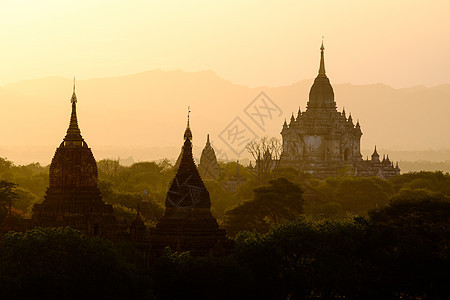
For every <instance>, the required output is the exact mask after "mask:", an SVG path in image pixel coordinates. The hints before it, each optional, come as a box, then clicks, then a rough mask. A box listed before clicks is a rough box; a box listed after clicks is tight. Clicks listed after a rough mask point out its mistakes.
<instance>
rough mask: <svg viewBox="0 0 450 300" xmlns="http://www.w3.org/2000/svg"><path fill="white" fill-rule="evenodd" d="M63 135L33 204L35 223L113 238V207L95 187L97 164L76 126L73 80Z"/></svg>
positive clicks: (116, 229) (114, 229)
mask: <svg viewBox="0 0 450 300" xmlns="http://www.w3.org/2000/svg"><path fill="white" fill-rule="evenodd" d="M71 103H72V113H71V116H70V122H69V128H68V129H67V133H66V136H65V137H64V139H63V141H62V142H61V144H60V145H59V147H58V148H57V149H56V152H55V155H54V157H53V159H52V162H51V165H50V174H49V188H48V189H47V191H46V195H45V198H44V201H43V202H42V204H35V205H34V207H33V217H32V221H33V225H35V226H47V227H55V226H71V227H73V228H76V229H79V230H81V231H82V232H83V233H85V234H88V235H102V236H108V237H111V238H112V237H113V235H115V234H117V232H118V224H117V220H116V218H115V216H114V212H113V208H112V206H111V205H107V204H105V203H104V202H103V200H102V196H101V194H100V190H99V189H98V187H97V181H98V171H97V163H96V161H95V158H94V155H93V154H92V151H91V149H90V148H89V147H88V145H87V143H86V142H85V141H84V139H83V137H82V136H81V131H80V128H79V126H78V119H77V112H76V105H77V96H76V93H75V82H74V87H73V94H72V98H71Z"/></svg>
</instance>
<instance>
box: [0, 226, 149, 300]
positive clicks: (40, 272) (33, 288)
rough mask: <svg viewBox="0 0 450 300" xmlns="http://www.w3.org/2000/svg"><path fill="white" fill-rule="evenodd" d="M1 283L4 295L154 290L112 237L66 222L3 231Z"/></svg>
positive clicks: (123, 294) (126, 294)
mask: <svg viewBox="0 0 450 300" xmlns="http://www.w3.org/2000/svg"><path fill="white" fill-rule="evenodd" d="M142 266H143V264H142ZM0 287H1V288H0V298H2V299H37V298H40V299H96V298H97V299H119V298H121V299H133V298H137V297H142V296H145V297H150V296H151V295H152V292H151V285H150V278H149V277H148V276H147V275H146V274H145V270H144V268H143V267H139V264H132V263H129V262H127V261H126V260H125V259H124V256H123V255H121V253H120V252H119V251H118V249H117V247H114V246H113V244H112V243H111V242H108V241H105V240H100V239H98V238H95V239H94V238H88V237H86V236H85V235H83V234H81V233H80V232H79V231H76V230H74V229H71V228H70V227H66V228H36V229H33V230H30V231H27V232H26V233H25V234H23V233H13V232H11V233H9V234H7V235H6V236H4V237H3V239H2V241H1V244H0ZM147 299H148V298H147Z"/></svg>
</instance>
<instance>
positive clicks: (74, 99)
mask: <svg viewBox="0 0 450 300" xmlns="http://www.w3.org/2000/svg"><path fill="white" fill-rule="evenodd" d="M70 102H72V103H77V95H76V94H75V76H74V77H73V93H72V99H70Z"/></svg>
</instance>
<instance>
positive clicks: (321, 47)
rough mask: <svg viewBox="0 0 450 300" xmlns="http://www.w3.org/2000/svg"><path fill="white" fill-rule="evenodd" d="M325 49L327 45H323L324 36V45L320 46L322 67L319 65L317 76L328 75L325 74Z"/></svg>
mask: <svg viewBox="0 0 450 300" xmlns="http://www.w3.org/2000/svg"><path fill="white" fill-rule="evenodd" d="M323 50H325V47H324V46H323V37H322V46H320V67H319V75H318V76H317V77H327V75H326V74H325V59H324V55H323Z"/></svg>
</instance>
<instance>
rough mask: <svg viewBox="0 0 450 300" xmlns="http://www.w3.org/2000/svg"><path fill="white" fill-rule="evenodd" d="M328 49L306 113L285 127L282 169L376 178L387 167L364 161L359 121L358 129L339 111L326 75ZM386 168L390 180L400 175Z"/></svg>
mask: <svg viewBox="0 0 450 300" xmlns="http://www.w3.org/2000/svg"><path fill="white" fill-rule="evenodd" d="M324 49H325V48H324V46H323V43H322V46H321V47H320V66H319V73H318V75H317V77H316V79H315V80H314V83H313V85H312V87H311V90H310V92H309V101H308V103H307V108H306V111H304V112H302V111H301V110H300V109H299V110H298V114H297V118H295V117H294V114H292V116H291V120H290V122H289V124H288V123H287V122H286V121H285V122H284V124H283V129H282V131H281V135H282V139H283V152H282V155H281V158H280V167H293V168H295V169H298V170H300V171H302V172H305V173H309V174H311V175H312V176H314V177H318V178H325V177H330V176H337V175H338V173H339V170H342V169H348V170H347V172H349V173H350V174H352V175H353V174H359V175H361V176H376V175H377V174H378V173H379V172H378V171H379V168H378V167H380V168H381V169H383V166H381V165H379V166H378V165H377V166H375V165H374V164H372V163H368V162H366V161H364V160H363V159H362V156H361V150H360V141H361V136H362V131H361V127H360V124H359V121H357V122H356V125H355V124H354V123H353V118H352V116H351V115H349V116H348V118H347V116H346V113H345V110H342V112H338V111H337V109H336V102H335V101H334V91H333V87H332V86H331V84H330V80H329V79H328V77H327V75H326V72H325V59H324ZM384 167H385V169H386V174H387V176H388V177H389V176H390V174H394V175H395V174H396V172H394V168H393V167H392V170H391V169H390V166H388V164H385V165H384ZM381 172H382V173H383V172H384V170H382V171H381ZM398 173H399V171H398Z"/></svg>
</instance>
